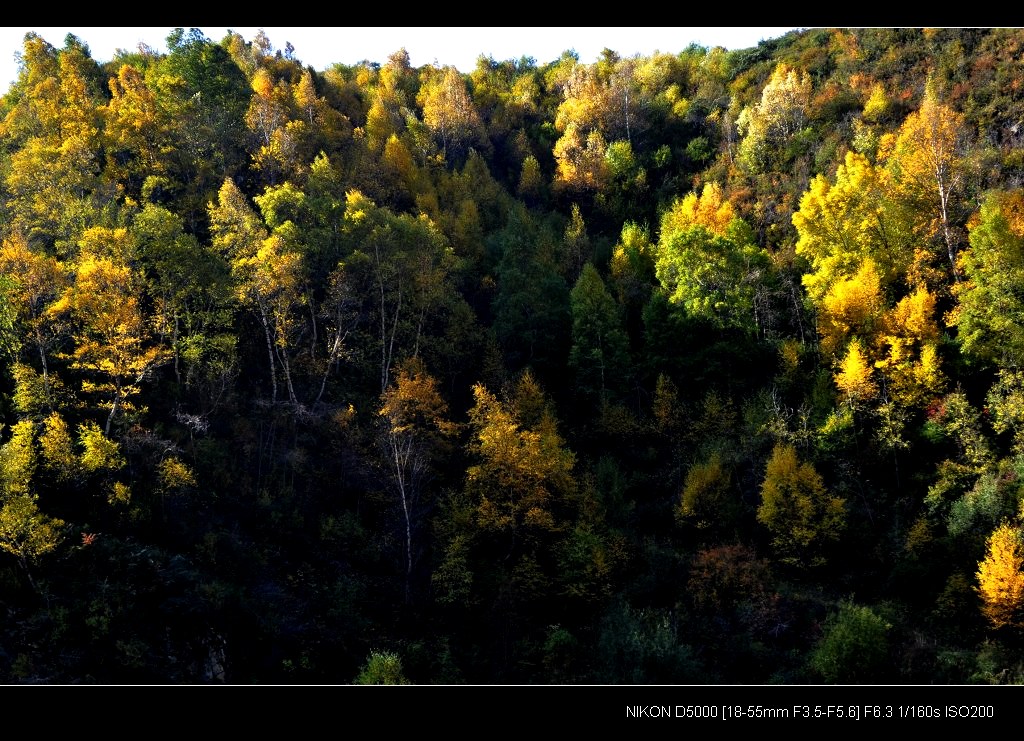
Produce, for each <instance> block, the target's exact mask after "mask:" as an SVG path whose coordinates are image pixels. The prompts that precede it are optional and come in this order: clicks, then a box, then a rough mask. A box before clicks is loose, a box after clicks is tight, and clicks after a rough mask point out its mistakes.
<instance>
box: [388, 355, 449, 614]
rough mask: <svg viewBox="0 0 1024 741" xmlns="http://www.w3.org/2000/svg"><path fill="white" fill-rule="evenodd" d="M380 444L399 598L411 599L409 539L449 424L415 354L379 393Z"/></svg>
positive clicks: (444, 407)
mask: <svg viewBox="0 0 1024 741" xmlns="http://www.w3.org/2000/svg"><path fill="white" fill-rule="evenodd" d="M377 413H378V415H379V416H380V419H381V431H380V436H379V440H380V444H381V447H382V448H383V450H384V455H385V458H386V459H387V467H388V471H389V473H390V479H391V482H392V485H393V487H394V490H395V493H396V494H397V495H398V500H399V504H400V505H401V509H402V519H403V522H404V525H405V528H404V530H405V533H404V545H405V559H404V560H405V599H406V602H407V603H408V602H410V601H411V599H412V576H413V566H414V560H415V558H414V556H415V553H414V550H413V538H414V535H415V534H416V530H417V529H418V528H419V525H420V521H421V519H422V513H423V510H424V509H425V508H426V507H427V505H428V504H429V503H425V502H424V501H423V500H424V495H425V494H426V490H427V487H428V483H429V480H430V477H431V474H432V473H433V469H434V461H435V459H436V458H438V457H439V456H441V455H442V453H443V452H444V448H445V438H447V437H448V436H450V435H451V434H452V433H453V432H454V431H455V427H454V425H452V423H451V422H449V421H448V420H447V418H446V417H447V413H448V405H447V404H446V403H445V402H444V400H443V399H442V398H441V395H440V393H439V392H438V390H437V381H436V380H435V379H434V378H433V377H432V376H431V375H430V374H428V373H427V371H426V369H425V368H424V367H423V364H422V362H421V361H420V360H419V359H418V358H412V359H410V360H409V361H407V362H406V363H404V364H403V365H402V367H400V368H399V370H398V373H397V374H396V375H395V380H394V382H393V384H392V385H391V386H390V387H389V388H388V389H387V390H385V392H384V393H383V394H382V395H381V405H380V409H379V410H378V412H377Z"/></svg>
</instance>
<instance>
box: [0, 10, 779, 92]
mask: <svg viewBox="0 0 1024 741" xmlns="http://www.w3.org/2000/svg"><path fill="white" fill-rule="evenodd" d="M199 28H200V29H201V30H202V31H203V33H204V34H205V35H206V37H207V38H208V39H210V40H211V41H214V42H218V41H220V40H221V39H223V38H224V36H226V35H227V32H228V28H226V27H215V26H200V27H199ZM262 28H263V30H264V32H265V33H266V34H267V37H268V38H269V39H270V43H271V44H272V45H273V47H274V49H275V50H277V49H284V46H285V44H286V43H287V42H289V41H290V42H291V44H292V46H294V47H295V57H296V59H298V60H299V61H301V62H302V63H303V64H306V65H310V66H312V67H313V68H314V69H316V70H321V71H322V70H325V69H327V68H328V67H330V66H331V65H332V64H335V63H337V62H341V63H342V64H355V63H356V62H360V61H363V60H369V61H371V62H380V63H382V64H383V63H384V62H386V61H387V58H388V56H389V55H390V54H391V53H392V52H395V51H398V50H399V49H401V48H402V47H405V49H406V51H408V52H409V59H410V62H411V63H412V65H413V66H414V67H420V66H422V65H424V64H438V65H442V66H443V65H448V64H451V65H454V66H455V67H457V68H458V69H459V70H460V71H461V72H470V71H472V70H473V68H474V67H476V60H477V57H479V56H480V55H481V54H484V55H489V56H491V57H493V58H494V59H495V60H497V61H503V60H505V59H519V58H520V57H522V56H529V57H533V58H534V59H535V60H536V62H537V64H538V65H543V64H546V63H547V62H552V61H554V60H556V59H558V58H559V57H560V56H561V55H562V52H563V51H566V50H568V49H574V50H575V51H576V52H577V54H579V58H580V61H581V62H584V63H587V64H590V63H592V62H594V61H596V60H597V58H598V56H599V55H600V53H601V50H602V49H604V48H606V47H607V48H609V49H612V50H613V51H615V52H618V54H619V55H620V56H622V57H630V56H633V55H634V54H641V55H643V56H649V55H650V54H652V53H653V52H655V51H660V52H668V53H677V52H680V51H682V50H683V49H685V48H686V47H687V46H689V45H690V44H691V43H694V42H696V43H697V44H700V45H701V46H706V47H713V46H724V47H725V48H727V49H745V48H748V47H752V46H757V44H758V42H759V41H761V40H763V39H771V38H776V37H778V36H782V35H783V34H784V33H786V32H787V31H789V30H791V29H789V28H765V27H753V26H750V27H718V28H694V27H665V26H658V27H650V28H644V27H635V26H629V27H589V26H588V27H442V26H435V27H424V26H409V27H386V26H375V27H351V26H338V27H273V26H263V27H262ZM171 30H172V29H171V27H159V28H158V27H152V28H130V27H109V26H105V27H95V26H93V27H86V26H77V27H65V28H57V27H41V26H35V27H20V28H16V27H10V26H4V27H0V91H3V92H6V90H7V88H8V87H9V86H10V84H11V83H12V82H14V80H15V79H17V76H18V65H17V62H16V61H15V53H16V52H19V51H20V50H21V48H22V42H23V41H24V38H25V34H26V33H27V32H29V31H34V32H36V33H37V34H39V35H40V36H42V37H43V38H44V39H46V40H47V41H48V42H50V43H51V44H52V45H53V46H55V47H57V48H61V47H63V46H64V37H65V36H66V35H67V34H68V33H73V34H75V35H76V36H78V38H80V39H81V40H82V41H83V42H85V43H86V44H87V45H88V46H89V50H90V52H91V53H92V57H93V59H95V60H96V61H98V62H106V61H109V60H111V59H112V58H113V57H114V54H115V52H116V51H117V50H118V49H124V50H129V51H131V50H134V49H135V48H136V47H137V46H138V44H139V43H140V42H143V43H145V44H146V45H148V46H150V47H152V48H153V49H155V50H157V51H160V52H164V51H166V50H167V47H166V43H165V40H166V38H167V35H168V34H169V33H170V32H171ZM231 30H233V31H237V32H238V33H240V34H242V36H243V37H244V38H245V39H246V41H252V40H253V38H254V37H255V36H256V33H257V32H258V31H259V27H241V26H235V27H231Z"/></svg>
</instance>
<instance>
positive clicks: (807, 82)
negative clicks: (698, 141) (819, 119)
mask: <svg viewBox="0 0 1024 741" xmlns="http://www.w3.org/2000/svg"><path fill="white" fill-rule="evenodd" d="M810 100H811V78H810V76H809V75H808V74H807V73H806V72H805V71H803V70H797V69H793V68H792V67H790V66H789V65H787V64H786V63H784V62H783V63H780V64H779V65H778V66H777V67H776V68H775V70H774V71H773V72H772V76H771V78H770V79H769V80H768V82H767V83H765V86H764V88H763V89H762V90H761V100H760V102H759V103H757V104H755V105H754V106H751V107H748V108H744V109H743V112H742V113H741V114H740V117H739V119H738V121H737V125H738V126H739V130H740V133H741V135H742V136H743V140H742V141H741V142H740V148H739V152H738V154H737V160H738V161H739V162H740V163H741V164H743V165H744V166H745V167H746V168H747V169H748V170H749V171H751V172H754V173H759V172H764V171H765V170H767V169H769V168H770V167H771V166H772V165H773V164H774V163H776V162H784V161H785V158H784V157H783V156H782V153H784V152H785V150H786V145H787V144H788V143H789V141H790V140H791V139H792V138H793V136H794V135H795V134H796V133H797V132H799V131H800V130H801V129H802V128H803V127H804V122H805V121H806V118H807V109H808V106H809V104H810Z"/></svg>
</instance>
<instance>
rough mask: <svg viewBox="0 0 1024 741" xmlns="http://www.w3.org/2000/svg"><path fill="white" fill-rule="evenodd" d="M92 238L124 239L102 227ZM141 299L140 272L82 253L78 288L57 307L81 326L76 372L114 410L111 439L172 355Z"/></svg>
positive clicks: (85, 388)
mask: <svg viewBox="0 0 1024 741" xmlns="http://www.w3.org/2000/svg"><path fill="white" fill-rule="evenodd" d="M122 231H123V230H122ZM89 236H90V239H94V240H96V241H97V242H100V243H104V242H112V243H116V242H117V240H118V239H123V238H124V237H123V235H120V236H119V235H118V234H116V233H113V230H106V229H103V228H102V227H96V228H95V229H94V230H93V232H92V233H91V235H89ZM142 293H143V292H142V279H141V276H140V275H139V274H138V272H137V271H133V270H132V269H131V268H129V267H128V266H127V265H125V264H123V263H119V262H117V261H115V260H114V258H112V257H108V256H104V255H99V254H96V253H94V252H92V251H90V250H83V252H82V253H81V254H80V255H79V258H78V260H77V261H76V264H75V279H74V283H73V284H72V285H71V286H69V287H68V289H67V290H65V292H64V294H63V296H62V297H61V299H60V301H59V302H58V303H57V304H55V305H54V307H53V311H56V312H66V313H68V314H69V315H70V316H71V317H72V318H73V319H74V320H75V322H76V325H77V332H76V333H75V347H74V349H73V350H72V352H71V358H72V367H74V368H76V369H78V370H82V371H84V372H85V373H86V374H87V377H86V379H84V380H83V381H82V389H83V391H86V392H88V393H97V394H100V395H101V397H105V399H106V400H105V401H104V402H102V404H101V406H104V407H107V408H109V409H110V412H109V414H108V415H107V422H106V427H105V432H106V433H107V434H108V435H109V434H110V428H111V426H112V425H113V423H114V420H115V419H116V418H117V416H118V414H119V413H120V412H123V411H130V410H132V409H133V408H134V407H133V406H132V404H131V402H130V399H131V398H132V397H133V396H136V395H137V394H138V393H139V392H140V390H141V389H140V386H139V384H140V383H142V381H143V380H145V379H146V377H147V376H149V375H150V373H151V372H152V371H153V370H154V368H156V367H157V366H158V365H159V364H160V363H162V362H163V360H164V359H165V357H166V355H167V353H166V351H165V349H164V348H163V347H161V346H160V345H158V344H157V343H156V338H154V337H153V334H152V329H153V322H152V319H151V318H150V317H149V316H146V315H145V314H144V312H143V306H144V304H143V295H142ZM92 378H98V379H99V382H96V381H93V380H92Z"/></svg>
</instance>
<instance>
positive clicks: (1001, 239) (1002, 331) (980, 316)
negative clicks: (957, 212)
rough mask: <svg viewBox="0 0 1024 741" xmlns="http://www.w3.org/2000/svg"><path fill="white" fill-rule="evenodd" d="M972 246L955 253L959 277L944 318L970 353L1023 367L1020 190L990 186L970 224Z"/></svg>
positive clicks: (1023, 212)
mask: <svg viewBox="0 0 1024 741" xmlns="http://www.w3.org/2000/svg"><path fill="white" fill-rule="evenodd" d="M969 229H970V232H969V236H968V240H969V242H970V247H969V248H968V249H966V250H963V251H962V252H960V254H959V256H958V263H959V269H960V271H961V272H962V274H963V278H964V279H963V280H962V281H961V282H960V283H959V284H957V285H956V286H954V288H953V293H954V295H955V297H956V301H957V303H956V306H955V307H954V309H953V310H952V311H951V312H950V315H949V317H948V322H949V323H950V324H951V325H953V326H955V327H956V328H957V341H958V342H959V343H960V346H961V347H962V348H963V350H964V352H966V353H967V354H968V355H969V356H971V357H974V358H977V359H980V360H984V361H988V362H992V363H996V364H997V365H999V366H1001V367H1004V368H1022V367H1024V300H1022V298H1021V296H1020V291H1019V286H1020V285H1021V283H1022V282H1024V190H1019V189H1018V190H1011V191H994V192H991V193H989V194H988V195H987V196H986V198H985V200H984V202H983V203H982V206H981V211H980V213H979V215H978V217H977V219H974V220H972V223H971V224H969Z"/></svg>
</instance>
